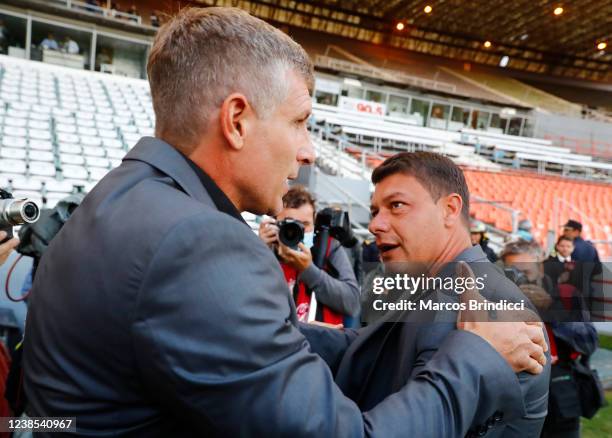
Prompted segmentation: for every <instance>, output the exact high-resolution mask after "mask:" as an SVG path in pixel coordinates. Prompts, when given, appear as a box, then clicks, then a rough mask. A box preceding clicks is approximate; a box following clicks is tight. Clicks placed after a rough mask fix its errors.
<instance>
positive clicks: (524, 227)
mask: <svg viewBox="0 0 612 438" xmlns="http://www.w3.org/2000/svg"><path fill="white" fill-rule="evenodd" d="M531 228H533V226H532V225H531V221H530V220H529V219H523V220H522V221H520V222H519V224H518V231H517V234H518V237H519V238H520V239H523V240H526V241H527V242H531V241H532V240H533V235H532V234H531Z"/></svg>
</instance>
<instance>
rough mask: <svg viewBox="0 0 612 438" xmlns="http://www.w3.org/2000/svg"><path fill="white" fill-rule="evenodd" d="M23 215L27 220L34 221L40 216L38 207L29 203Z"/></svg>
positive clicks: (24, 208)
mask: <svg viewBox="0 0 612 438" xmlns="http://www.w3.org/2000/svg"><path fill="white" fill-rule="evenodd" d="M23 215H24V216H25V218H26V219H27V220H30V221H32V220H34V219H36V216H38V207H37V206H36V205H35V204H33V203H27V204H26V205H25V206H24V207H23Z"/></svg>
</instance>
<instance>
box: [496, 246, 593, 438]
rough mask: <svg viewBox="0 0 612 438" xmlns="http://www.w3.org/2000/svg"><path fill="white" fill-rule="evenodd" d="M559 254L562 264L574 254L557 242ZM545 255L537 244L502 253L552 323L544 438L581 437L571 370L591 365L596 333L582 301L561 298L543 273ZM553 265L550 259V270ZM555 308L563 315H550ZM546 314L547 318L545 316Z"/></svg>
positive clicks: (549, 326)
mask: <svg viewBox="0 0 612 438" xmlns="http://www.w3.org/2000/svg"><path fill="white" fill-rule="evenodd" d="M570 243H571V242H570ZM557 251H558V252H559V253H560V254H559V255H558V256H555V258H557V259H558V261H559V262H561V259H563V260H564V262H563V263H566V262H567V259H568V257H569V255H568V253H569V254H571V248H570V245H567V238H564V237H561V238H560V239H559V241H558V242H557ZM561 254H565V255H561ZM541 256H542V250H541V248H540V247H539V245H537V244H536V243H534V242H527V241H522V240H521V241H518V242H511V243H509V244H507V245H506V246H505V247H504V250H503V251H502V254H501V258H502V261H503V263H504V266H505V267H514V268H516V269H518V270H519V271H522V272H523V273H524V274H525V276H526V277H527V282H528V283H524V284H522V285H519V287H520V288H521V290H522V291H523V292H524V293H525V295H527V296H528V297H529V298H530V299H531V301H532V302H533V304H534V305H535V306H536V308H537V309H538V311H539V312H540V314H541V315H542V316H543V319H545V320H548V321H547V322H546V324H545V325H546V331H547V332H548V337H549V340H550V347H551V348H550V349H551V357H552V367H551V387H550V392H549V400H548V415H547V417H546V420H545V422H544V427H543V429H542V435H541V436H542V438H579V437H580V416H581V407H580V392H579V391H578V390H577V388H578V385H576V384H575V377H574V374H575V373H574V372H573V369H574V368H575V367H576V364H577V362H578V361H584V362H585V363H587V366H588V357H589V356H590V355H592V354H593V353H594V352H595V350H596V349H597V344H598V338H597V331H596V329H595V326H594V325H593V324H592V323H591V322H589V321H588V315H587V314H586V312H585V309H584V305H583V301H582V300H580V299H563V295H560V291H559V290H558V288H559V284H558V283H556V282H554V281H553V280H551V279H550V278H549V277H548V275H547V274H546V273H545V271H546V267H545V269H544V271H543V270H542V269H541V266H540V260H541V258H542V257H541ZM550 260H551V259H550V258H549V259H548V260H547V262H548V265H549V267H550ZM545 266H546V265H545ZM549 269H550V268H549ZM559 278H561V277H559ZM546 295H548V296H547V297H546ZM555 307H556V308H557V310H558V309H560V310H561V311H562V312H563V313H555V314H553V313H550V312H551V310H552V309H554V308H555ZM547 314H548V315H549V317H546V315H547ZM553 315H554V316H553ZM560 315H561V316H560ZM558 320H563V322H559V321H558Z"/></svg>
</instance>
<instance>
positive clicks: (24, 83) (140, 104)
mask: <svg viewBox="0 0 612 438" xmlns="http://www.w3.org/2000/svg"><path fill="white" fill-rule="evenodd" d="M128 102H129V105H128ZM153 120H154V116H153V109H152V106H151V99H150V96H149V90H148V86H147V83H146V82H145V81H138V80H132V79H127V78H122V77H109V76H106V75H101V74H97V73H90V72H84V71H75V70H72V69H66V68H63V67H55V66H49V65H46V64H43V63H34V62H30V61H23V60H15V59H12V58H8V57H4V56H2V57H0V126H1V127H2V137H1V146H0V156H1V157H2V161H1V164H0V185H3V186H4V185H7V184H8V186H10V187H12V188H14V189H17V190H16V192H15V194H16V195H25V196H32V197H34V198H35V199H39V200H42V199H43V198H45V199H46V201H47V202H48V204H47V205H48V206H52V205H53V202H54V201H56V200H57V199H59V198H60V197H61V196H62V194H66V193H71V192H72V191H73V190H75V189H79V188H80V190H85V191H87V190H89V189H90V188H91V187H92V186H93V185H94V184H95V183H96V182H97V181H99V180H100V179H101V178H102V177H103V176H104V175H105V174H106V173H107V172H108V171H109V170H110V169H112V168H113V167H116V166H117V165H118V164H119V163H120V161H121V158H122V157H123V155H125V153H126V151H127V150H128V149H129V148H130V147H131V146H133V144H134V142H135V141H136V140H137V139H138V138H140V137H141V136H143V135H152V134H153ZM5 158H6V159H5ZM35 194H36V196H34V195H35ZM56 194H57V195H56Z"/></svg>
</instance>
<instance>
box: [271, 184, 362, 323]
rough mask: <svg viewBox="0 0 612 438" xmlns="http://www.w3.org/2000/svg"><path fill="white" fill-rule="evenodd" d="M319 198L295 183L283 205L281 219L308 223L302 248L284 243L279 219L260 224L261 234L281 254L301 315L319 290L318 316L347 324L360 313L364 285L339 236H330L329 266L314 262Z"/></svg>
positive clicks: (304, 317)
mask: <svg viewBox="0 0 612 438" xmlns="http://www.w3.org/2000/svg"><path fill="white" fill-rule="evenodd" d="M315 211H316V210H315V200H314V198H313V196H312V195H311V194H310V193H309V192H308V191H307V190H306V189H304V188H303V187H300V186H296V187H292V188H291V189H290V190H289V191H288V192H287V193H286V194H285V195H284V196H283V209H282V210H281V212H280V213H279V214H278V215H277V216H276V220H277V221H282V220H285V219H293V220H297V221H299V222H301V223H302V225H303V226H304V240H303V242H301V243H300V244H299V249H298V250H294V249H292V248H289V247H287V246H285V245H283V244H282V243H281V242H280V241H279V238H278V230H279V229H278V226H277V225H276V224H277V221H275V220H272V219H266V220H264V221H262V223H261V225H260V227H259V237H261V239H262V240H263V241H264V242H265V243H266V244H267V245H268V246H269V247H270V248H271V249H273V250H274V251H275V253H276V254H277V257H278V259H279V261H280V263H281V267H282V268H283V273H284V274H285V280H286V281H287V284H288V285H289V289H290V290H291V291H292V293H293V298H294V300H295V305H296V311H297V315H298V319H299V320H300V321H302V322H307V319H308V313H309V311H310V300H311V293H312V291H313V290H316V295H315V296H316V299H317V304H318V305H317V312H316V318H315V319H316V320H317V321H321V322H325V323H330V324H343V320H344V317H345V316H356V315H358V314H359V299H360V289H359V284H358V283H357V280H356V278H355V273H354V272H353V267H352V266H351V263H350V261H349V257H348V255H347V253H346V251H345V250H344V249H343V248H342V246H341V245H340V243H339V242H338V241H336V240H335V239H331V240H330V244H329V249H328V251H329V255H328V256H327V257H326V266H325V269H320V268H319V267H317V266H315V264H314V263H313V255H312V253H311V248H312V247H313V245H314V230H315V228H314V220H315Z"/></svg>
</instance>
